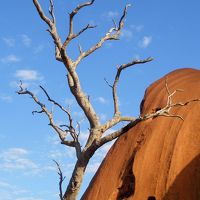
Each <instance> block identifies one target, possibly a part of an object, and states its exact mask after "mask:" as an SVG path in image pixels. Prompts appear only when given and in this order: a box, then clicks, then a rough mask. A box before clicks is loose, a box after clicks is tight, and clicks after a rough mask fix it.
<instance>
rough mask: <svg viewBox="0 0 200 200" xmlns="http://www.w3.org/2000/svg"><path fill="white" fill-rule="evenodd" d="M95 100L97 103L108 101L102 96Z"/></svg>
mask: <svg viewBox="0 0 200 200" xmlns="http://www.w3.org/2000/svg"><path fill="white" fill-rule="evenodd" d="M96 101H98V102H99V103H102V104H106V103H108V101H107V99H105V98H104V97H97V98H96Z"/></svg>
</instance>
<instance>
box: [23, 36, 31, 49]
mask: <svg viewBox="0 0 200 200" xmlns="http://www.w3.org/2000/svg"><path fill="white" fill-rule="evenodd" d="M21 40H22V43H23V44H24V46H26V47H30V45H31V38H30V37H29V36H28V35H26V34H21Z"/></svg>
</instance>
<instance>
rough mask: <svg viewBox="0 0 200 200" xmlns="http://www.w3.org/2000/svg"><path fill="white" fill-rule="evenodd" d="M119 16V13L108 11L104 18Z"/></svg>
mask: <svg viewBox="0 0 200 200" xmlns="http://www.w3.org/2000/svg"><path fill="white" fill-rule="evenodd" d="M118 15H119V13H118V12H117V11H111V10H110V11H108V12H107V13H105V16H106V17H108V18H114V17H117V16H118Z"/></svg>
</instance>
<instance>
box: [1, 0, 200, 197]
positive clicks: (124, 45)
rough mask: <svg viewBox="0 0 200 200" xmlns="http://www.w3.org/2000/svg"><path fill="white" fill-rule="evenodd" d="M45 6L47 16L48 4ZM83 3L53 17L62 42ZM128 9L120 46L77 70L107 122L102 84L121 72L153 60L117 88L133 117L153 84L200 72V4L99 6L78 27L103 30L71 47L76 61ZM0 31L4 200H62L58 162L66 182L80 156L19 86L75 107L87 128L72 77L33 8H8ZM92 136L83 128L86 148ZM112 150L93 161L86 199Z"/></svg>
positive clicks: (59, 4) (6, 4) (116, 2)
mask: <svg viewBox="0 0 200 200" xmlns="http://www.w3.org/2000/svg"><path fill="white" fill-rule="evenodd" d="M40 2H41V4H42V5H43V7H44V10H46V11H47V9H48V1H47V0H41V1H40ZM80 2H83V1H78V0H73V1H72V0H71V1H63V0H56V3H55V9H56V10H55V14H56V16H57V21H58V30H59V33H60V36H61V38H62V39H63V38H64V37H65V35H66V33H67V20H68V18H67V17H68V16H67V13H68V12H70V11H71V9H72V8H74V7H75V6H76V5H77V4H78V3H80ZM127 3H131V4H132V7H131V8H130V9H129V12H128V15H127V19H126V24H125V28H124V30H123V32H122V35H121V39H120V41H113V42H107V43H106V44H105V45H104V46H103V48H102V49H100V50H99V51H97V52H95V53H94V54H93V55H91V56H90V57H88V58H86V59H85V60H84V61H83V62H82V63H81V64H80V66H79V67H78V73H79V75H80V79H81V82H82V85H83V88H84V90H85V92H86V93H87V94H89V95H90V98H91V101H92V103H93V105H94V107H95V109H96V111H97V113H98V114H99V116H100V118H101V120H102V121H105V120H106V119H109V118H110V117H111V116H112V112H113V110H112V99H111V91H110V88H109V87H108V86H107V85H106V83H105V81H104V78H106V79H107V80H108V81H110V82H112V81H113V78H114V76H115V73H116V67H117V65H119V64H123V63H126V62H129V61H130V60H132V59H133V58H137V59H138V58H141V59H143V58H147V57H149V56H152V57H154V59H155V60H154V61H153V62H151V63H148V64H145V65H139V66H137V67H134V68H131V69H128V70H127V71H125V72H124V73H123V74H122V77H121V80H120V85H119V88H118V96H119V99H120V109H121V111H122V113H123V114H128V115H133V116H137V115H138V114H139V104H140V101H141V99H142V97H143V94H144V91H145V88H146V87H148V86H149V85H150V84H151V83H152V82H153V81H155V80H157V79H158V78H160V77H161V76H163V75H164V74H166V73H168V72H170V71H172V70H174V69H177V68H182V67H194V68H197V69H200V59H199V54H200V53H199V52H200V39H199V36H200V24H199V20H200V12H199V8H200V1H199V0H193V1H192V2H191V1H189V0H185V1H184V2H183V1H182V0H176V1H174V0H168V1H159V0H152V1H147V0H140V1H139V0H135V1H132V0H129V1H128V0H127V1H125V0H124V1H122V0H109V1H106V0H96V2H95V4H94V5H93V6H92V7H90V8H86V9H85V10H83V11H82V12H81V13H80V14H79V15H78V16H77V18H76V19H75V29H76V30H78V29H79V28H80V27H82V26H84V25H85V24H87V23H88V22H89V23H92V24H94V25H97V28H96V29H94V30H89V31H88V32H87V33H85V34H84V35H82V36H81V37H80V38H79V39H78V40H76V41H74V42H73V43H72V45H71V46H70V50H69V54H70V55H71V56H72V58H75V57H76V56H77V55H78V47H77V45H78V44H79V43H80V44H81V45H82V47H83V49H85V50H86V49H88V48H89V47H90V46H91V45H93V44H95V42H96V41H98V39H99V38H101V37H102V36H103V34H104V33H105V32H106V31H107V30H108V29H109V28H110V26H112V18H114V19H116V21H117V19H119V17H120V13H122V10H123V8H124V6H125V4H127ZM0 26H1V31H0V74H1V79H0V85H1V87H0V109H1V124H0V126H1V128H0V196H1V198H2V199H3V200H11V199H16V200H45V199H48V200H53V199H58V176H57V173H56V168H55V165H54V163H53V162H52V159H56V160H57V161H58V162H59V163H60V165H61V167H62V169H63V172H64V173H65V175H66V177H67V178H66V179H68V178H69V175H70V173H71V170H72V166H73V162H74V151H73V149H68V148H65V147H63V146H61V145H60V144H59V140H58V139H57V137H56V135H55V134H54V132H53V131H52V130H51V129H50V127H49V126H48V125H47V124H48V121H47V119H46V116H43V115H34V116H33V115H32V114H31V112H32V111H33V110H36V109H37V106H36V105H35V104H34V103H33V102H32V100H31V99H30V98H29V97H27V96H18V95H17V94H16V93H15V91H16V90H17V85H18V83H19V80H22V81H23V82H24V84H25V85H26V86H27V87H28V88H29V89H30V90H32V91H34V92H35V93H36V94H37V95H38V97H39V98H40V99H41V101H43V102H45V97H44V95H43V94H42V92H41V91H40V90H39V88H38V85H40V84H41V85H42V86H44V87H45V88H46V89H47V90H48V92H49V94H50V95H51V97H53V98H54V99H55V100H57V101H58V102H60V103H62V104H63V105H65V106H67V105H70V107H71V112H72V114H73V116H74V118H75V120H77V121H79V120H82V119H83V118H84V116H83V113H82V112H81V111H80V109H79V108H78V106H77V105H76V104H75V100H74V99H73V97H72V96H71V95H70V93H69V89H68V87H67V84H66V76H65V75H66V71H65V69H64V67H63V66H62V64H61V63H58V62H57V61H55V59H54V46H53V43H52V40H51V38H50V36H49V34H48V33H47V32H46V31H45V30H46V29H47V26H46V25H45V24H44V23H43V22H42V21H41V20H40V19H39V17H38V14H37V12H36V10H35V8H34V6H33V4H32V1H31V0H30V1H27V0H20V1H13V0H7V1H2V2H1V7H0ZM47 106H51V105H49V104H47ZM55 116H56V122H57V123H58V124H59V123H63V122H65V119H66V118H65V116H64V115H63V114H62V113H59V111H57V110H55ZM87 128H88V124H87V122H86V121H84V120H83V121H82V124H81V136H80V137H81V141H82V142H84V138H85V137H86V136H87ZM116 128H117V127H116ZM109 146H110V145H107V146H105V147H103V148H102V149H100V150H99V151H98V152H97V154H96V156H95V157H94V158H93V159H92V160H91V162H90V165H89V167H88V170H87V173H86V177H85V180H84V184H83V188H82V189H81V192H83V191H84V190H85V188H86V186H87V184H88V182H89V180H90V178H91V177H92V175H93V174H94V172H95V170H96V169H97V167H98V166H99V164H100V162H101V160H102V158H103V157H104V156H105V155H106V152H107V150H108V149H109ZM66 183H67V182H65V184H66Z"/></svg>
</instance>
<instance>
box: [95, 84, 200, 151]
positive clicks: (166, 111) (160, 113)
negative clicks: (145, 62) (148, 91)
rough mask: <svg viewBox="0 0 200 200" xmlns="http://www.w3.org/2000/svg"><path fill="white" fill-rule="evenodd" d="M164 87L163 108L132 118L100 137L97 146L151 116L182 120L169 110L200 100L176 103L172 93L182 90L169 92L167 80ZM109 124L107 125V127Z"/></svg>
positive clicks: (112, 122)
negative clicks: (119, 127) (173, 100)
mask: <svg viewBox="0 0 200 200" xmlns="http://www.w3.org/2000/svg"><path fill="white" fill-rule="evenodd" d="M165 87H166V90H167V94H168V98H167V103H166V106H164V107H163V108H159V109H158V110H155V112H153V113H148V114H146V115H144V116H139V117H138V118H136V119H133V121H131V122H130V123H129V124H128V125H126V126H125V127H123V128H121V129H119V130H118V131H115V132H113V133H111V134H109V135H106V136H104V137H102V138H101V139H100V140H99V142H98V144H97V145H98V148H99V147H101V146H102V145H104V144H105V143H107V142H110V141H112V140H114V139H116V138H118V137H119V136H121V135H122V134H124V133H126V132H127V131H128V130H129V129H130V128H132V127H134V126H135V125H136V124H138V123H139V122H141V121H145V120H147V119H152V118H155V117H159V116H164V117H175V118H179V119H181V120H184V119H183V117H182V116H180V115H174V114H171V113H170V110H171V109H172V108H173V107H181V106H186V105H188V104H189V103H192V102H196V101H200V99H198V98H197V99H191V100H188V101H186V102H184V103H183V102H177V103H172V97H173V95H174V94H175V93H176V92H182V91H183V90H181V89H176V90H175V91H174V92H172V93H171V92H170V90H169V88H168V84H167V82H165ZM115 122H116V121H115V120H113V121H112V120H111V121H110V123H111V124H114V123H115ZM108 127H109V126H107V128H108Z"/></svg>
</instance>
